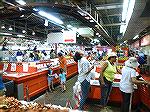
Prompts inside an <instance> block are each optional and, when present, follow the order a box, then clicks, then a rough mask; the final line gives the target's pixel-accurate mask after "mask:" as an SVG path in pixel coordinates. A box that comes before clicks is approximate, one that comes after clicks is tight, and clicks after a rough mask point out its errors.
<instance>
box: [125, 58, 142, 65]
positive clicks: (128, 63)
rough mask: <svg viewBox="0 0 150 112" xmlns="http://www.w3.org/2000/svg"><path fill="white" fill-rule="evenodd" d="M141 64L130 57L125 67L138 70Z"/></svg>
mask: <svg viewBox="0 0 150 112" xmlns="http://www.w3.org/2000/svg"><path fill="white" fill-rule="evenodd" d="M139 65H140V64H139V63H138V61H137V59H136V58H135V57H130V58H129V59H128V60H127V61H126V62H125V66H128V67H133V68H137V67H138V66H139Z"/></svg>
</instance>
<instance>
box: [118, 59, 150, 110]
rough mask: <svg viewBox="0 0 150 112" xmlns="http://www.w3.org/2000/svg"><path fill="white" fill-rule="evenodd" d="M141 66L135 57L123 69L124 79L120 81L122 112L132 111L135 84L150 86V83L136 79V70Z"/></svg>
mask: <svg viewBox="0 0 150 112" xmlns="http://www.w3.org/2000/svg"><path fill="white" fill-rule="evenodd" d="M138 66H139V63H138V62H137V59H136V58H135V57H130V58H129V59H128V60H127V61H126V62H125V66H124V67H123V68H122V78H121V81H120V90H121V93H122V98H123V101H122V108H121V112H130V110H131V100H132V99H131V98H132V92H133V91H134V84H146V85H147V84H148V85H150V82H146V81H141V80H137V79H136V68H137V67H138Z"/></svg>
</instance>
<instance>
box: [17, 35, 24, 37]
mask: <svg viewBox="0 0 150 112" xmlns="http://www.w3.org/2000/svg"><path fill="white" fill-rule="evenodd" d="M17 37H25V36H24V35H17Z"/></svg>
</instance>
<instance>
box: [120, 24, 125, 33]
mask: <svg viewBox="0 0 150 112" xmlns="http://www.w3.org/2000/svg"><path fill="white" fill-rule="evenodd" d="M124 29H125V25H121V26H120V33H123V32H124Z"/></svg>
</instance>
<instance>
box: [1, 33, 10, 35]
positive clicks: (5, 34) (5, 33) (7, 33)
mask: <svg viewBox="0 0 150 112" xmlns="http://www.w3.org/2000/svg"><path fill="white" fill-rule="evenodd" d="M0 35H12V34H11V33H0Z"/></svg>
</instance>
